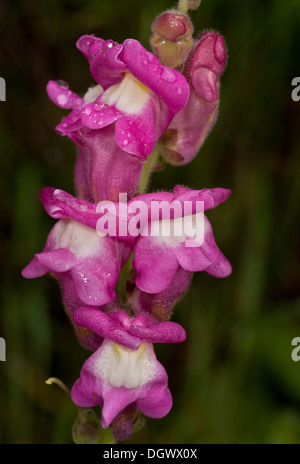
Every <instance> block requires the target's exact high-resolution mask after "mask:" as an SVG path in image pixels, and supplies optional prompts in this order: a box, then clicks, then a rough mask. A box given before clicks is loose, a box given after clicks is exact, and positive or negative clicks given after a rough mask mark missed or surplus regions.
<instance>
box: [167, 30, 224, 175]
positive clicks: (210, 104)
mask: <svg viewBox="0 0 300 464" xmlns="http://www.w3.org/2000/svg"><path fill="white" fill-rule="evenodd" d="M226 64H227V53H226V46H225V43H224V40H223V38H222V36H221V35H220V34H218V33H217V32H214V31H207V32H204V33H203V34H202V35H200V37H199V38H198V39H197V40H195V41H194V45H193V48H192V50H191V52H190V55H189V58H188V60H187V62H186V65H185V68H184V70H183V74H184V75H185V76H186V77H187V80H188V82H189V84H190V97H189V100H188V103H187V105H186V106H185V108H184V109H183V110H181V111H180V112H179V113H177V114H176V115H175V117H174V119H173V120H172V122H171V124H170V126H169V128H168V129H167V131H166V132H165V134H164V135H163V137H162V138H161V147H162V155H163V157H164V159H165V160H166V161H167V162H168V163H170V164H173V165H177V166H179V165H185V164H187V163H189V162H190V161H192V159H193V158H194V157H195V156H196V154H197V152H198V151H199V149H200V148H201V146H202V145H203V143H204V141H205V139H206V137H207V136H208V134H209V133H210V131H211V130H212V128H213V126H214V124H215V122H216V120H217V116H218V108H219V98H220V75H221V74H222V73H223V71H224V69H225V67H226Z"/></svg>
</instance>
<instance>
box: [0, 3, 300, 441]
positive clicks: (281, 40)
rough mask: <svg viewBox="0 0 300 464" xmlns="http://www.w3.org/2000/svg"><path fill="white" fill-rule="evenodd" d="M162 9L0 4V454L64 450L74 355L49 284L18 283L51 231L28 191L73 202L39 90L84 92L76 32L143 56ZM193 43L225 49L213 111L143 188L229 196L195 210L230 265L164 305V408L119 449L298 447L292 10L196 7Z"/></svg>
mask: <svg viewBox="0 0 300 464" xmlns="http://www.w3.org/2000/svg"><path fill="white" fill-rule="evenodd" d="M172 6H174V4H173V3H172V2H171V1H169V0H152V1H151V2H141V1H140V0H126V1H123V0H114V1H112V0H109V1H108V0H107V1H104V0H49V1H40V2H35V1H33V0H15V1H14V2H10V1H8V0H1V4H0V43H1V45H0V76H2V77H4V78H5V80H6V83H7V101H6V102H1V103H0V105H1V106H0V176H1V183H0V223H1V232H0V268H1V272H0V276H1V277H0V279H1V281H0V285H1V287H0V291H1V300H0V302H1V308H0V336H1V337H4V338H5V340H6V349H7V352H6V359H7V360H6V362H0V442H1V443H14V444H17V443H72V435H71V426H72V424H73V422H74V421H75V418H76V414H77V411H76V408H75V406H74V405H73V404H72V403H71V401H70V400H69V398H68V396H67V395H66V394H64V393H63V392H62V391H61V390H60V389H59V388H58V387H56V386H47V385H46V384H45V380H46V379H47V378H48V377H50V376H56V377H59V378H60V379H62V380H63V381H64V382H65V383H66V385H67V386H68V387H71V386H72V384H73V382H74V381H75V380H76V379H77V378H78V375H79V371H80V368H81V365H82V363H83V362H84V360H85V359H86V358H87V357H88V355H89V353H88V352H86V351H85V350H83V349H82V348H81V347H80V346H79V345H78V343H77V342H76V339H75V336H74V335H73V332H72V329H71V327H70V325H69V321H68V319H67V317H66V316H65V314H64V310H63V307H62V303H61V297H60V292H59V288H58V286H57V284H56V282H55V281H54V280H52V279H51V278H49V277H43V278H40V279H36V280H31V281H27V280H25V279H22V277H21V275H20V272H21V269H22V268H23V267H25V265H26V264H27V263H28V262H29V261H30V260H31V258H32V256H33V254H34V253H35V252H38V251H41V250H42V248H43V247H44V243H45V239H46V237H47V234H48V232H49V230H50V228H51V227H52V225H53V224H54V222H53V220H52V219H51V218H49V217H48V216H47V214H46V213H45V211H44V210H43V207H42V205H41V203H40V201H39V197H38V193H39V190H40V189H41V188H42V187H45V186H52V187H56V188H62V189H64V190H66V191H68V192H70V193H74V190H73V174H72V173H73V166H74V159H75V146H74V145H73V143H72V142H71V141H70V140H68V139H67V138H63V137H60V136H59V135H57V134H56V132H55V131H54V126H55V125H56V124H57V123H58V122H59V121H60V120H61V118H62V117H63V116H64V115H65V114H66V113H65V112H64V111H63V110H60V109H59V108H56V107H55V106H54V105H53V104H52V103H51V102H50V101H49V100H48V98H47V95H46V92H45V86H46V83H47V82H48V80H49V79H63V80H65V81H67V82H68V83H69V85H70V87H71V89H72V90H74V91H76V92H78V93H80V94H83V93H84V92H85V91H86V89H87V88H88V87H89V86H90V85H92V84H93V80H92V78H91V76H90V73H89V68H88V65H87V62H86V60H85V59H84V57H83V56H82V55H81V54H80V52H79V51H78V50H77V49H76V48H75V42H76V40H77V39H78V38H79V37H80V36H81V35H83V34H85V33H94V34H95V35H97V36H99V37H103V38H105V39H108V38H112V39H114V40H116V41H119V42H122V41H123V40H124V39H125V38H127V37H132V38H136V39H138V40H140V41H141V42H142V44H143V45H144V46H145V47H146V48H149V37H150V27H151V23H152V21H153V20H154V18H155V17H156V15H158V14H159V13H161V12H162V11H164V10H166V9H167V8H171V7H172ZM190 16H191V18H192V20H193V23H194V26H195V32H196V33H197V34H198V33H200V32H202V31H203V30H204V29H210V28H212V29H215V30H218V31H219V32H221V33H222V34H223V35H224V37H225V40H226V43H227V46H228V50H229V62H228V67H227V69H226V71H225V73H224V75H223V78H222V98H221V106H220V114H219V118H218V121H217V124H216V126H215V128H214V129H213V131H212V133H211V134H210V136H209V138H208V139H207V141H206V142H205V144H204V146H203V148H202V149H201V151H200V153H199V155H198V157H197V158H196V159H194V161H193V162H192V163H191V164H189V165H188V166H185V167H182V168H175V167H171V166H168V167H167V168H166V169H165V170H164V171H162V172H160V173H157V174H155V176H154V177H153V179H152V184H151V189H156V188H159V189H172V188H173V186H174V185H175V184H178V183H183V184H185V185H188V186H190V187H191V188H194V189H201V188H212V187H224V188H230V189H231V190H232V195H231V197H230V198H229V200H228V201H227V202H226V203H224V204H223V205H221V206H219V207H218V208H216V209H215V210H214V211H210V212H209V214H208V217H209V219H210V220H211V222H212V225H213V227H214V233H215V238H216V241H217V243H218V245H219V247H220V248H221V250H222V251H223V252H224V254H225V255H226V256H227V257H228V259H229V260H230V262H231V263H232V266H233V273H232V275H231V276H230V277H229V278H227V279H225V280H218V279H214V278H213V277H211V276H208V275H207V274H205V273H199V274H197V275H195V276H194V279H193V282H192V285H191V287H190V289H189V291H188V293H187V294H186V295H185V297H184V298H183V299H182V300H181V302H180V303H179V304H178V306H177V307H176V310H175V312H174V316H173V320H174V321H177V322H179V323H181V324H182V325H183V326H184V327H185V328H186V331H187V335H188V338H187V341H186V342H185V343H183V344H180V345H178V346H177V345H176V346H175V345H171V346H169V345H163V346H161V345H159V346H157V348H156V352H157V356H158V358H159V360H160V361H161V362H162V363H163V364H164V366H165V367H166V370H167V372H168V374H169V386H170V389H171V391H172V394H173V399H174V405H173V409H172V410H171V412H170V413H169V415H168V416H166V417H165V418H163V419H161V420H153V419H147V424H146V426H145V428H144V429H142V430H141V431H139V432H137V433H136V434H135V435H133V436H132V437H131V438H130V439H129V440H128V443H150V444H154V443H159V444H163V443H165V444H169V443H177V444H179V443H181V444H191V443H300V362H299V363H296V362H293V361H292V359H291V352H292V346H291V341H292V339H293V338H294V337H298V336H300V298H299V277H300V268H299V257H300V247H299V241H298V237H299V205H300V202H299V189H300V179H299V174H300V163H299V155H300V138H299V127H300V102H298V103H296V102H293V101H292V99H291V91H292V87H291V81H292V79H293V78H294V77H296V76H300V4H299V0H289V1H288V2H283V1H282V0H265V1H264V2H263V3H262V2H260V1H258V0H249V1H247V2H236V1H233V0H203V2H202V5H201V7H200V9H199V10H198V11H196V12H192V13H191V15H190Z"/></svg>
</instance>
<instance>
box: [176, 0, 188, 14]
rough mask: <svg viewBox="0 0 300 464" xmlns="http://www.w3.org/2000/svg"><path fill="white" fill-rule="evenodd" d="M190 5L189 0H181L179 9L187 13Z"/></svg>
mask: <svg viewBox="0 0 300 464" xmlns="http://www.w3.org/2000/svg"><path fill="white" fill-rule="evenodd" d="M188 5H189V0H179V4H178V10H179V11H180V12H181V13H183V14H186V13H187V12H188V9H189V7H188Z"/></svg>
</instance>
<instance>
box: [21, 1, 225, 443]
mask: <svg viewBox="0 0 300 464" xmlns="http://www.w3.org/2000/svg"><path fill="white" fill-rule="evenodd" d="M192 34H193V28H192V26H191V23H190V21H189V19H188V17H187V16H186V15H185V14H183V13H181V12H179V11H176V10H172V11H169V12H166V13H163V14H162V15H161V16H159V17H158V18H157V20H156V21H155V22H154V24H153V34H152V38H151V45H152V50H153V53H151V52H149V51H147V50H146V49H145V48H144V47H143V46H142V45H141V44H140V43H139V42H138V41H137V40H134V39H127V40H125V41H124V42H123V43H122V44H118V43H116V42H113V41H112V40H103V39H100V38H97V37H95V36H93V35H85V36H83V37H81V38H80V39H79V40H78V42H77V47H78V49H79V50H80V51H81V52H82V54H83V55H84V57H85V58H86V59H87V60H88V63H89V66H90V71H91V75H92V77H93V78H94V80H95V85H94V86H93V87H91V88H89V89H88V90H87V92H86V94H85V95H84V96H83V97H81V96H79V95H77V94H76V93H74V92H72V91H71V90H69V87H68V85H67V84H66V83H64V82H62V81H50V82H49V83H48V85H47V92H48V96H49V98H50V99H51V100H52V101H53V102H54V103H55V104H56V105H58V106H59V107H61V108H63V109H68V110H71V111H70V112H69V114H68V115H67V116H66V117H65V118H64V119H63V120H62V121H61V122H60V124H58V126H57V127H56V130H57V132H58V133H59V134H61V135H66V136H68V137H69V138H70V139H71V140H72V141H73V142H75V144H76V145H77V159H76V165H75V190H76V194H75V196H72V195H70V194H68V193H66V192H64V191H63V190H59V189H53V188H50V187H47V188H44V189H42V191H41V192H40V198H41V201H42V203H43V205H44V207H45V209H46V211H47V213H48V214H49V215H50V216H51V217H52V218H54V219H56V220H57V222H56V223H55V225H54V227H53V228H52V230H51V231H50V233H49V236H48V239H47V241H46V245H45V248H44V249H43V251H42V252H40V253H37V254H36V255H35V256H34V258H33V260H32V261H31V262H30V263H29V264H28V265H27V266H26V267H25V269H24V270H23V272H22V274H23V276H24V277H26V278H29V279H31V278H35V277H39V276H42V275H45V274H47V273H51V274H52V275H54V276H55V277H56V278H57V279H58V281H59V283H60V285H61V291H62V297H63V302H64V306H65V309H66V312H67V314H68V316H69V318H70V320H71V322H72V325H73V327H74V329H75V333H76V336H77V339H78V341H79V342H80V343H81V345H82V346H83V347H85V348H86V349H88V350H91V351H92V352H93V353H92V355H91V356H90V357H89V358H88V359H87V361H86V362H85V363H84V365H83V367H82V369H81V373H80V378H79V379H78V380H77V381H76V382H75V383H74V385H73V387H72V390H71V398H72V400H73V401H74V403H75V404H76V405H78V406H79V407H83V408H89V407H94V406H98V405H102V426H103V427H104V428H107V427H109V426H111V427H112V430H113V432H114V434H115V436H116V439H124V438H127V437H128V436H129V435H130V433H131V431H132V417H133V414H132V411H137V410H139V411H141V412H142V413H143V414H144V415H146V416H149V417H152V418H161V417H163V416H165V415H166V414H167V413H168V412H169V411H170V409H171V406H172V396H171V393H170V391H169V389H168V378H167V373H166V371H165V369H164V368H163V366H162V365H161V364H160V363H159V362H158V360H157V358H156V356H155V353H154V349H153V344H154V343H178V342H183V341H184V340H185V339H186V332H185V330H184V328H183V327H181V326H180V325H179V324H177V323H176V322H173V321H170V319H171V315H172V311H173V309H174V306H175V304H176V303H177V301H178V300H179V299H180V298H181V297H182V295H184V293H185V292H186V291H187V289H188V287H189V284H190V281H191V278H192V275H193V273H194V272H197V271H205V272H207V273H208V274H210V275H211V276H214V277H219V278H223V277H226V276H228V275H229V274H230V273H231V266H230V263H229V262H228V261H227V259H226V258H225V256H224V255H223V254H222V252H221V251H220V250H219V248H218V246H217V244H216V242H215V239H214V236H213V231H212V226H211V224H210V222H209V221H208V219H207V218H206V216H204V214H203V216H202V219H203V221H202V225H203V237H202V240H201V241H199V242H197V240H196V242H195V243H193V246H188V244H187V242H188V240H189V239H190V236H188V234H187V233H186V232H183V233H181V234H179V235H176V234H173V235H172V234H170V235H169V236H163V235H162V234H161V233H159V232H158V233H155V234H143V233H140V234H130V232H129V231H128V229H126V230H127V233H126V234H124V233H122V234H121V233H120V231H118V230H117V232H116V234H114V236H112V235H110V234H107V233H105V231H104V229H103V230H99V223H100V222H99V221H101V218H102V219H103V217H104V209H105V208H104V209H103V208H99V204H101V205H102V206H103V205H105V204H106V202H107V204H108V203H109V202H110V203H111V204H113V205H115V206H116V209H115V211H116V215H117V216H118V218H119V219H120V217H121V216H122V214H123V213H124V208H125V210H126V213H127V214H126V216H124V217H125V221H127V225H128V221H130V220H132V219H133V218H134V215H133V213H132V210H131V209H130V208H131V206H132V204H133V202H140V203H142V204H143V205H145V207H146V211H147V214H146V217H147V221H148V222H149V223H151V221H153V218H151V215H150V214H148V212H150V207H151V202H152V201H154V200H155V201H160V202H163V203H164V204H166V205H169V206H170V205H172V204H173V202H174V201H176V202H177V204H179V205H183V204H184V202H186V201H189V202H190V203H191V204H192V208H191V210H190V213H189V215H188V213H185V212H184V213H182V215H183V216H187V215H188V216H189V220H190V223H191V224H192V223H193V221H194V219H195V217H196V215H197V212H196V209H195V208H194V205H196V203H197V202H202V203H201V204H202V206H203V211H206V210H208V209H211V208H215V207H216V206H217V205H218V204H220V203H222V202H224V201H225V200H226V199H227V198H228V196H229V195H230V191H229V190H227V189H222V188H214V189H202V190H191V189H189V188H186V187H184V186H180V185H178V186H176V187H175V188H174V190H173V192H153V193H144V192H141V191H140V180H141V176H142V175H143V172H144V171H143V168H144V166H148V165H147V162H148V163H149V159H148V158H149V157H150V155H151V154H152V153H153V151H155V150H157V149H158V150H159V153H160V156H161V157H162V158H163V159H164V162H166V163H170V164H173V165H183V164H186V163H188V162H191V161H192V159H193V158H194V157H195V156H196V154H197V152H198V151H199V148H200V147H201V145H202V144H203V141H204V139H205V137H206V136H207V134H208V133H209V131H210V130H211V128H212V127H213V124H214V122H215V120H216V116H217V112H218V102H219V91H220V83H219V79H220V75H221V73H222V72H223V70H224V68H225V66H226V48H225V44H224V41H223V38H222V37H221V35H220V34H218V33H216V32H213V31H206V32H205V33H203V34H202V35H200V36H199V37H198V38H196V39H195V40H194V39H193V38H192ZM151 156H152V155H151ZM120 194H126V195H127V198H128V199H129V201H128V203H126V204H125V205H124V204H123V205H122V207H123V213H122V212H121V209H122V208H121V206H120V204H118V203H117V202H118V199H119V195H120ZM182 211H183V209H182ZM203 211H202V213H203ZM123 215H124V214H123ZM179 216H180V214H179ZM185 218H186V217H185ZM177 219H178V216H176V215H175V214H173V217H171V219H170V221H171V222H172V224H173V225H174V223H175V222H176V220H177ZM181 219H182V217H181ZM163 221H164V218H163V217H161V216H158V217H157V220H156V221H155V224H154V225H155V226H156V227H155V229H156V230H158V229H159V226H160V225H162V223H163ZM136 222H138V221H136ZM102 223H103V224H104V221H103V222H101V224H102ZM150 225H151V226H153V223H151V224H150ZM128 265H130V266H129V267H128V269H129V272H128V273H127V275H126V277H127V279H126V284H125V285H124V286H123V287H124V289H125V290H124V292H125V298H124V295H122V298H121V295H120V291H119V286H118V283H119V282H120V275H122V274H120V273H121V271H122V270H124V267H125V266H128ZM125 269H126V267H125ZM123 278H124V277H123ZM128 411H129V412H128ZM120 424H121V425H120Z"/></svg>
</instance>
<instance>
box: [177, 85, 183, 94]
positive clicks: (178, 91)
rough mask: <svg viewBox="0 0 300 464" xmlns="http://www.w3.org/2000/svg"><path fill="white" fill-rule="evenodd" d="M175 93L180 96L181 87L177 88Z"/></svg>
mask: <svg viewBox="0 0 300 464" xmlns="http://www.w3.org/2000/svg"><path fill="white" fill-rule="evenodd" d="M177 93H178V94H179V95H181V94H182V88H181V87H178V88H177Z"/></svg>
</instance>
